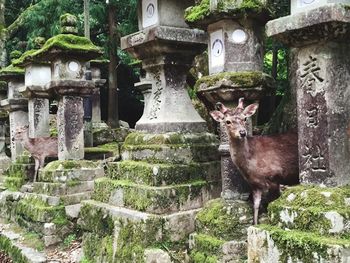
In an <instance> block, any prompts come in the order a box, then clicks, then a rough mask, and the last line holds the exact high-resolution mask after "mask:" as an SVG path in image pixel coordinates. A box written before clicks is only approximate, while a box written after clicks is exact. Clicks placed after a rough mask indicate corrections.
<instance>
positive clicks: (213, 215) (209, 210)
mask: <svg viewBox="0 0 350 263" xmlns="http://www.w3.org/2000/svg"><path fill="white" fill-rule="evenodd" d="M243 217H245V218H247V220H246V222H245V223H244V222H242V221H241V220H240V219H241V218H243ZM251 218H252V210H251V207H250V205H249V204H248V203H246V202H235V203H234V204H226V203H225V201H223V200H222V199H216V200H212V201H210V202H208V203H207V204H206V205H205V207H204V208H203V209H202V211H200V212H199V213H198V214H197V219H196V229H197V231H198V232H200V233H205V234H207V235H211V236H215V237H217V238H219V239H222V240H226V241H229V240H237V239H240V238H241V237H242V234H243V233H245V232H246V228H247V227H248V226H249V225H250V224H251V220H250V219H251Z"/></svg>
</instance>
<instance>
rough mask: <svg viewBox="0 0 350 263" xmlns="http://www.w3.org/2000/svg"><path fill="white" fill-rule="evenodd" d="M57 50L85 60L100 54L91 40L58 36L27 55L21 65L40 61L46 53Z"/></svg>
mask: <svg viewBox="0 0 350 263" xmlns="http://www.w3.org/2000/svg"><path fill="white" fill-rule="evenodd" d="M57 50H60V51H63V52H72V53H75V54H81V55H84V56H86V57H87V58H94V57H98V56H99V55H100V54H101V53H102V52H101V49H100V48H99V47H97V46H95V45H94V44H93V43H92V42H91V40H89V39H88V38H86V37H81V36H76V35H72V34H59V35H57V36H54V37H52V38H50V39H49V40H47V41H46V43H45V44H44V46H43V47H42V48H41V49H38V50H36V51H35V52H31V53H27V54H26V56H23V57H22V58H21V60H22V63H26V62H28V61H42V59H43V58H44V57H45V55H46V54H47V53H50V52H57Z"/></svg>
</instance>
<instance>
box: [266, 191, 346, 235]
mask: <svg viewBox="0 0 350 263" xmlns="http://www.w3.org/2000/svg"><path fill="white" fill-rule="evenodd" d="M348 198H350V188H349V187H342V188H340V187H339V188H324V187H323V188H322V187H307V186H297V187H292V188H290V189H287V190H286V191H285V192H284V193H283V194H282V196H281V197H280V198H279V199H277V200H276V201H274V202H273V203H271V204H270V205H269V208H268V214H269V219H270V222H271V224H273V225H278V226H280V227H282V228H288V229H298V230H301V231H311V232H314V233H318V234H319V235H332V236H346V235H349V233H350V206H349V205H348V204H347V203H346V200H347V199H348Z"/></svg>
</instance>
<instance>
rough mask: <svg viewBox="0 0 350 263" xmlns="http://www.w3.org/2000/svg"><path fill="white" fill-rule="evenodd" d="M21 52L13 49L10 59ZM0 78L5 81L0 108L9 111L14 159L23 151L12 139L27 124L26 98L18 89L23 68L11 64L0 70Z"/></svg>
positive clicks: (21, 84) (22, 76) (19, 144)
mask: <svg viewBox="0 0 350 263" xmlns="http://www.w3.org/2000/svg"><path fill="white" fill-rule="evenodd" d="M21 55H22V53H20V52H18V51H14V52H12V53H11V55H10V58H11V61H13V60H15V59H17V58H19V57H20V56H21ZM0 80H2V81H6V82H7V86H8V89H7V99H5V100H2V101H1V102H0V103H1V108H3V109H5V110H6V111H8V112H9V119H10V137H11V138H10V139H11V159H12V161H15V160H16V158H17V156H19V155H21V154H22V152H23V146H22V144H21V143H20V142H17V141H15V140H14V134H15V132H16V130H17V128H20V127H22V126H25V125H28V100H27V99H25V98H23V97H22V95H21V94H20V93H19V91H18V90H19V89H20V88H21V87H22V86H23V85H24V69H22V68H19V67H16V66H14V65H13V64H11V65H9V66H8V67H6V68H4V69H2V70H1V71H0Z"/></svg>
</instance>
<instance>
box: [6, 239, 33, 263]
mask: <svg viewBox="0 0 350 263" xmlns="http://www.w3.org/2000/svg"><path fill="white" fill-rule="evenodd" d="M0 251H3V252H5V253H6V254H7V255H9V257H10V258H11V259H12V260H13V261H14V262H16V263H28V259H27V258H25V257H24V256H23V255H22V253H21V250H20V249H19V248H17V247H16V246H14V245H13V244H12V242H11V240H10V239H8V238H7V237H5V236H3V235H1V234H0Z"/></svg>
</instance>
